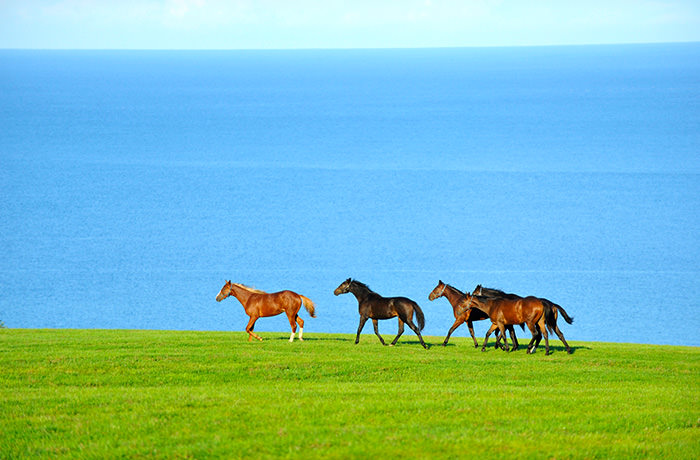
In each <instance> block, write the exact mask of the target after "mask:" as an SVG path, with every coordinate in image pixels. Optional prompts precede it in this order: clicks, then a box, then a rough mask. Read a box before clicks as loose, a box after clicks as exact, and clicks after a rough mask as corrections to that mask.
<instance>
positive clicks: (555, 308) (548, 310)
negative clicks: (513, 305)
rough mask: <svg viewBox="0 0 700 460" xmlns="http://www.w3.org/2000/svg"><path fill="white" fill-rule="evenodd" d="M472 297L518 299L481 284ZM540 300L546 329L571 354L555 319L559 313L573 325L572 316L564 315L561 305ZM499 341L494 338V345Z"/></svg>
mask: <svg viewBox="0 0 700 460" xmlns="http://www.w3.org/2000/svg"><path fill="white" fill-rule="evenodd" d="M473 294H474V295H484V296H487V297H505V298H510V299H520V298H522V297H520V296H519V295H517V294H507V293H505V292H503V291H501V290H499V289H492V288H487V287H483V286H482V285H481V284H478V285H477V286H476V287H475V288H474V292H473ZM540 300H541V301H542V303H543V304H544V306H545V315H550V319H549V321H548V326H547V327H548V328H549V331H550V332H552V331H553V332H555V333H556V334H557V337H559V340H561V341H562V343H563V344H564V346H565V347H566V352H567V353H568V354H571V353H573V351H572V350H571V347H570V346H569V344H568V343H566V339H565V338H564V334H563V333H562V332H561V330H559V326H557V318H558V317H559V313H560V312H561V316H562V317H563V318H564V321H566V322H567V323H569V324H573V322H574V318H573V317H572V316H569V315H568V314H567V313H566V310H564V308H563V307H562V306H561V305H557V304H555V303H554V302H552V301H551V300H549V299H545V298H543V297H540ZM549 325H553V327H550V326H549ZM499 340H500V339H499V338H498V337H496V344H498V341H499Z"/></svg>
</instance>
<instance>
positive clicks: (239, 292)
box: [216, 281, 316, 342]
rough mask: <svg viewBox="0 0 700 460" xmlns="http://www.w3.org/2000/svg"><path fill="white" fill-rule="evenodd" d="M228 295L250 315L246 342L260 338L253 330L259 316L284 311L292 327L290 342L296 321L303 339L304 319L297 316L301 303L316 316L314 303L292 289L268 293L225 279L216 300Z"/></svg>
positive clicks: (277, 313) (295, 327)
mask: <svg viewBox="0 0 700 460" xmlns="http://www.w3.org/2000/svg"><path fill="white" fill-rule="evenodd" d="M230 295H232V296H234V297H235V298H237V299H238V301H239V302H240V303H241V305H243V308H244V309H245V312H246V314H247V315H248V316H250V321H248V325H247V326H246V327H245V331H246V332H247V333H248V342H250V341H251V340H252V339H253V337H255V338H256V339H258V340H262V337H260V336H259V335H257V334H256V333H255V332H253V328H254V327H255V322H256V321H257V320H258V318H260V317H265V316H276V315H279V314H280V313H282V312H285V313H286V314H287V318H289V325H290V326H291V328H292V335H290V336H289V341H290V342H292V341H294V334H295V333H296V331H297V323H298V324H299V340H301V341H304V338H303V335H304V320H303V319H301V318H300V317H299V310H300V309H301V307H302V305H303V306H304V307H305V308H306V311H308V312H309V314H310V315H311V317H312V318H315V317H316V312H315V309H314V303H313V302H312V301H311V299H309V298H308V297H304V296H303V295H300V294H297V293H296V292H293V291H280V292H274V293H272V294H268V293H267V292H264V291H261V290H259V289H253V288H251V287H248V286H245V285H243V284H239V283H232V282H231V281H226V284H224V287H222V288H221V291H220V292H219V295H217V296H216V301H217V302H221V301H222V300H224V299H225V298H226V297H228V296H230Z"/></svg>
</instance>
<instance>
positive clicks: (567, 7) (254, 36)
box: [0, 0, 700, 49]
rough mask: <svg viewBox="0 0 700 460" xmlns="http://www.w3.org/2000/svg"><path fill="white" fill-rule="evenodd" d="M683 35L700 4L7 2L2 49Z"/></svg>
mask: <svg viewBox="0 0 700 460" xmlns="http://www.w3.org/2000/svg"><path fill="white" fill-rule="evenodd" d="M677 41H700V1H698V0H670V1H663V0H654V1H652V0H462V1H457V0H353V1H339V0H294V1H290V0H258V1H253V0H229V1H224V0H145V1H135V0H0V48H69V49H74V48H79V49H82V48H96V49H265V48H377V47H379V48H393V47H443V46H527V45H564V44H599V43H649V42H652V43H653V42H677Z"/></svg>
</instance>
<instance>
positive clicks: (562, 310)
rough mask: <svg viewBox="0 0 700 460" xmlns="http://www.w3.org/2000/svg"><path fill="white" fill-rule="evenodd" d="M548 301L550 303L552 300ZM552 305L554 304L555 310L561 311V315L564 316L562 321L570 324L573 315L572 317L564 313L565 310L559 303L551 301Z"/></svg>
mask: <svg viewBox="0 0 700 460" xmlns="http://www.w3.org/2000/svg"><path fill="white" fill-rule="evenodd" d="M550 303H552V302H550ZM552 306H554V308H556V309H557V310H559V313H561V316H563V317H564V321H566V322H567V323H569V324H572V323H573V322H574V317H573V316H569V315H568V314H567V313H566V310H564V309H563V308H562V307H561V305H557V304H555V303H552Z"/></svg>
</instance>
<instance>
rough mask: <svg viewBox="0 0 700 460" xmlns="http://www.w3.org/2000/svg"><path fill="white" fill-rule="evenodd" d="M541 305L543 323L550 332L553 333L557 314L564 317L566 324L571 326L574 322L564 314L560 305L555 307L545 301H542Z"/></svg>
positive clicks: (553, 304) (550, 302)
mask: <svg viewBox="0 0 700 460" xmlns="http://www.w3.org/2000/svg"><path fill="white" fill-rule="evenodd" d="M542 304H543V305H544V321H545V324H546V325H547V329H549V330H550V331H553V330H554V328H555V327H556V325H557V316H556V313H557V312H559V313H561V316H563V317H564V321H566V322H567V323H569V324H571V323H573V322H574V319H573V318H572V317H570V316H569V315H568V314H567V313H566V310H564V309H563V308H562V307H561V305H557V304H555V303H554V302H552V301H551V300H547V299H542Z"/></svg>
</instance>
